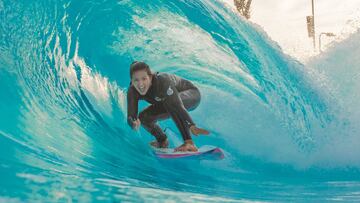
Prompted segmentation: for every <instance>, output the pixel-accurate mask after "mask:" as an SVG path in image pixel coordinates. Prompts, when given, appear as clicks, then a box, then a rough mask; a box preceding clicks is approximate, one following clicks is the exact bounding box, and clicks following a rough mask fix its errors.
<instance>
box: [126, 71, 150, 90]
mask: <svg viewBox="0 0 360 203" xmlns="http://www.w3.org/2000/svg"><path fill="white" fill-rule="evenodd" d="M151 79H152V76H151V75H148V73H147V72H146V71H145V70H139V71H136V72H134V73H133V75H132V79H131V82H132V84H133V85H134V87H135V89H136V90H137V91H138V92H139V94H141V95H145V94H146V93H147V91H148V90H149V88H150V86H151Z"/></svg>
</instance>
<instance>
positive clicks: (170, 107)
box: [127, 73, 197, 127]
mask: <svg viewBox="0 0 360 203" xmlns="http://www.w3.org/2000/svg"><path fill="white" fill-rule="evenodd" d="M194 88H195V89H197V87H195V85H193V84H192V83H191V82H190V81H188V80H186V79H183V78H180V77H178V76H176V75H174V74H169V73H155V74H153V77H152V81H151V86H150V88H149V90H148V91H147V93H146V94H145V95H140V94H139V93H138V92H137V90H136V89H135V87H134V86H133V85H132V84H130V87H129V89H128V93H127V105H128V108H127V110H128V112H127V114H128V124H129V125H130V127H133V121H134V120H136V119H137V118H138V101H139V100H145V101H147V102H149V103H151V104H160V103H162V104H163V106H164V107H165V109H166V110H167V111H168V112H169V113H170V114H175V115H176V116H177V117H179V118H180V119H181V120H183V121H185V122H186V123H187V124H188V126H191V125H195V124H194V121H193V120H192V119H191V117H190V115H189V113H188V112H187V110H186V109H185V107H184V105H183V102H182V101H181V99H180V96H179V92H182V91H185V90H189V89H194Z"/></svg>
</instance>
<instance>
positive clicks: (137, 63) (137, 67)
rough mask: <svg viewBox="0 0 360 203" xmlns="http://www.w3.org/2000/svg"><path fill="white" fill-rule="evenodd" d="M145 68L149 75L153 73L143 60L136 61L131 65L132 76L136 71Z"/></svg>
mask: <svg viewBox="0 0 360 203" xmlns="http://www.w3.org/2000/svg"><path fill="white" fill-rule="evenodd" d="M140 70H144V71H146V73H147V74H148V75H151V74H152V73H151V70H150V67H149V65H148V64H146V63H144V62H142V61H134V62H132V63H131V65H130V78H132V76H133V74H134V73H135V72H136V71H140Z"/></svg>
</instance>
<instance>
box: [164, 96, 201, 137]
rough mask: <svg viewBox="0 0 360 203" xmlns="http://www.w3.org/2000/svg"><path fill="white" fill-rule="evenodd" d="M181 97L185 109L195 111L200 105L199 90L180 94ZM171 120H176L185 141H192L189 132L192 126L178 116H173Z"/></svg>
mask: <svg viewBox="0 0 360 203" xmlns="http://www.w3.org/2000/svg"><path fill="white" fill-rule="evenodd" d="M179 96H180V98H181V101H182V102H183V104H184V107H185V108H186V110H188V111H192V110H194V109H195V108H196V107H197V106H198V105H199V104H200V100H201V96H200V91H199V90H198V89H189V90H185V91H182V92H179ZM171 118H172V119H173V120H174V122H175V124H176V126H177V127H178V129H179V131H180V133H181V135H182V137H183V139H184V141H185V140H189V139H191V134H190V130H189V127H190V126H189V124H188V123H187V122H186V120H184V119H182V118H181V117H180V116H179V115H177V114H171Z"/></svg>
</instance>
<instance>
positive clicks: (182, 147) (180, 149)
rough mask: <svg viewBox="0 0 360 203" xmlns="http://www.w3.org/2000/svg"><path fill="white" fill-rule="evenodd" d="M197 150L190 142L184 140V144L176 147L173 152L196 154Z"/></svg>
mask: <svg viewBox="0 0 360 203" xmlns="http://www.w3.org/2000/svg"><path fill="white" fill-rule="evenodd" d="M197 151H198V149H197V148H196V146H195V145H194V142H193V141H192V140H185V143H184V144H182V145H180V146H178V147H176V148H175V150H174V152H197Z"/></svg>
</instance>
